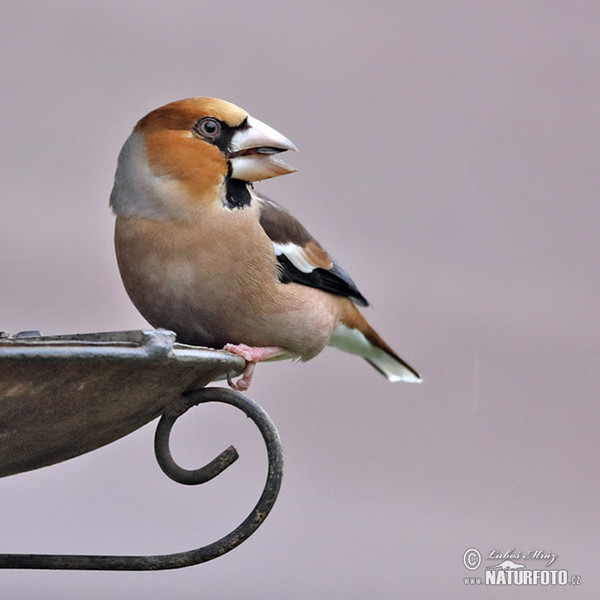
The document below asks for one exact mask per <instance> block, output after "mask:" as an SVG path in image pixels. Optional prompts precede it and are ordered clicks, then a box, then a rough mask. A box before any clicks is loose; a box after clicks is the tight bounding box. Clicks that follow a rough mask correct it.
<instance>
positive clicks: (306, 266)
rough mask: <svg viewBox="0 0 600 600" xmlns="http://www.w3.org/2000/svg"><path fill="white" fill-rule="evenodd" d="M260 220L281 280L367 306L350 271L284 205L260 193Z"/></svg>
mask: <svg viewBox="0 0 600 600" xmlns="http://www.w3.org/2000/svg"><path fill="white" fill-rule="evenodd" d="M258 202H259V207H260V224H261V225H262V228H263V229H264V231H265V233H266V234H267V235H268V236H269V238H270V239H271V241H272V242H273V248H274V250H275V254H276V255H277V260H278V261H279V265H280V276H279V277H280V279H281V281H282V282H284V283H290V282H294V283H300V284H302V285H307V286H310V287H314V288H318V289H320V290H324V291H326V292H329V293H330V294H336V295H338V296H347V297H349V298H351V299H352V301H353V302H355V303H356V304H358V305H360V306H368V304H369V303H368V302H367V300H366V298H365V297H364V296H363V295H362V294H361V293H360V292H359V291H358V288H357V287H356V285H355V283H354V282H353V281H352V279H351V278H350V275H348V273H346V271H344V269H343V268H342V267H341V266H340V265H339V264H338V263H337V262H336V261H335V260H333V259H332V258H331V257H330V256H329V254H327V252H326V251H325V249H324V248H323V247H322V246H321V245H320V244H319V242H317V240H315V239H314V238H313V237H312V236H311V235H310V233H308V231H307V230H306V228H305V227H304V226H303V225H302V223H300V222H299V221H298V220H297V219H296V218H295V217H294V216H293V215H292V214H291V213H289V212H288V211H287V210H286V209H285V208H283V207H282V206H280V205H279V204H277V203H276V202H274V201H273V200H269V199H268V198H265V197H264V196H260V197H258Z"/></svg>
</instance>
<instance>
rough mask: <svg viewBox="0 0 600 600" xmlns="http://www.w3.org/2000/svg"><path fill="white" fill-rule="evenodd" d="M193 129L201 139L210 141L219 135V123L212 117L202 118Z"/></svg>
mask: <svg viewBox="0 0 600 600" xmlns="http://www.w3.org/2000/svg"><path fill="white" fill-rule="evenodd" d="M194 129H195V130H196V131H197V132H198V133H199V134H200V135H201V136H202V137H203V138H206V139H207V140H211V141H212V140H214V139H216V138H217V137H218V136H219V134H220V133H221V123H220V122H219V121H217V119H213V118H212V117H204V119H200V120H199V121H198V122H197V123H196V125H194Z"/></svg>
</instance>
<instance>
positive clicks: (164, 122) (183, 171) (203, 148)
mask: <svg viewBox="0 0 600 600" xmlns="http://www.w3.org/2000/svg"><path fill="white" fill-rule="evenodd" d="M286 150H297V148H296V146H295V145H294V144H293V143H292V142H291V141H290V140H288V139H287V138H286V137H285V136H283V135H282V134H281V133H279V132H278V131H276V130H275V129H273V128H272V127H269V126H268V125H266V124H265V123H263V122H262V121H259V120H258V119H255V118H254V117H252V116H250V115H249V114H248V113H247V112H246V111H245V110H243V109H241V108H240V107H238V106H236V105H235V104H232V103H230V102H226V101H224V100H219V99H216V98H189V99H186V100H178V101H176V102H172V103H170V104H167V105H165V106H162V107H161V108H157V109H156V110H153V111H152V112H150V113H149V114H147V115H146V116H145V117H143V118H142V119H140V121H139V122H138V123H137V125H136V126H135V128H134V130H133V133H132V134H131V136H130V137H129V138H128V140H127V141H126V142H125V145H124V146H123V149H122V150H121V154H120V156H119V163H118V166H117V173H116V175H115V186H114V188H113V193H112V195H111V205H112V206H113V209H114V210H115V212H116V213H117V214H134V213H135V214H140V213H152V214H146V216H156V217H159V218H160V213H161V212H162V211H161V207H160V206H159V205H160V204H161V202H160V198H159V196H161V195H164V194H167V195H169V196H173V193H174V190H175V188H176V187H181V186H183V188H184V189H185V190H186V191H187V192H188V193H190V194H191V195H192V196H194V197H196V198H201V197H202V196H204V195H206V194H209V193H211V190H214V189H216V188H218V187H219V186H222V185H223V183H224V181H225V180H227V179H234V180H240V181H243V182H248V183H250V182H253V181H258V180H262V179H268V178H270V177H276V176H278V175H285V174H287V173H293V172H294V171H295V170H296V169H294V168H293V167H290V166H288V165H287V164H285V163H284V162H283V161H282V160H280V159H279V157H278V155H279V154H280V153H282V152H285V151H286ZM142 204H144V206H141V205H142Z"/></svg>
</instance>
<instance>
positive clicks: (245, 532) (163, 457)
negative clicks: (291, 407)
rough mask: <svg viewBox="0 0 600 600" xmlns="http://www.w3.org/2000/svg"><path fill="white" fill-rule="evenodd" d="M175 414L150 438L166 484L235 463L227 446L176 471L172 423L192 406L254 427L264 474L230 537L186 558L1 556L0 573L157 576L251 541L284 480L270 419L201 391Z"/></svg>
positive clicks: (195, 479)
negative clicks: (208, 405) (208, 407)
mask: <svg viewBox="0 0 600 600" xmlns="http://www.w3.org/2000/svg"><path fill="white" fill-rule="evenodd" d="M181 399H182V402H181V404H180V406H179V407H178V408H177V409H174V410H171V411H168V410H167V411H166V412H165V413H163V415H162V417H161V418H160V421H159V423H158V426H157V428H156V434H155V444H154V449H155V454H156V459H157V461H158V464H159V465H160V467H161V469H162V470H163V471H164V473H165V474H166V475H168V476H169V477H170V478H171V479H173V480H175V481H177V482H179V483H182V484H185V485H196V484H200V483H204V482H206V481H209V480H210V479H212V478H213V477H216V476H217V475H219V474H220V473H222V472H223V471H224V470H225V469H226V468H227V467H228V466H230V465H231V464H232V463H233V462H235V461H236V460H237V458H238V453H237V451H236V449H235V448H234V447H233V446H229V448H227V449H226V450H224V451H223V452H222V453H221V454H220V455H219V456H218V457H217V458H215V459H214V460H212V461H211V462H210V463H208V464H207V465H205V466H204V467H202V468H200V469H195V470H186V469H183V468H181V467H180V466H179V465H177V463H175V461H174V460H173V458H172V456H171V451H170V447H169V437H170V433H171V429H172V427H173V425H174V424H175V422H176V421H177V419H178V418H179V417H180V416H181V415H182V414H184V413H185V412H186V411H187V410H188V409H189V408H191V407H192V406H196V405H198V404H201V403H204V402H222V403H225V404H229V405H231V406H234V407H236V408H238V409H239V410H241V411H243V412H244V413H245V414H246V415H247V416H248V417H249V418H250V419H252V421H253V422H254V424H255V425H256V426H257V427H258V429H259V431H260V433H261V435H262V437H263V439H264V442H265V445H266V449H267V455H268V463H269V466H268V474H267V480H266V483H265V487H264V489H263V492H262V494H261V496H260V498H259V500H258V502H257V504H256V506H255V507H254V509H253V510H252V511H251V512H250V514H249V515H248V516H247V517H246V519H245V520H244V521H243V522H242V523H241V524H240V525H239V526H238V527H236V528H235V529H234V530H233V531H231V532H230V533H228V534H227V535H225V536H224V537H222V538H221V539H219V540H217V541H216V542H213V543H211V544H208V545H206V546H203V547H201V548H197V549H194V550H188V551H186V552H178V553H175V554H162V555H151V556H101V555H69V554H62V555H61V554H0V569H78V570H106V571H156V570H162V569H178V568H181V567H188V566H191V565H196V564H199V563H202V562H206V561H209V560H212V559H214V558H217V557H219V556H222V555H223V554H225V553H227V552H229V551H230V550H233V549H234V548H235V547H237V546H239V545H240V544H241V543H242V542H243V541H245V540H246V539H247V538H248V537H250V536H251V535H252V534H253V533H254V532H255V531H256V529H257V528H258V527H259V526H260V525H261V524H262V522H263V521H264V520H265V518H266V517H267V515H268V514H269V512H270V511H271V508H272V507H273V505H274V503H275V500H276V498H277V495H278V493H279V489H280V486H281V478H282V475H283V454H282V448H281V441H280V439H279V434H278V433H277V430H276V428H275V425H274V424H273V421H272V420H271V418H270V417H269V415H268V414H267V413H266V412H265V411H264V410H263V409H262V408H261V407H260V406H259V405H258V404H256V403H255V402H253V401H252V400H250V399H249V398H246V397H245V396H242V395H241V394H239V393H237V392H234V391H233V390H229V389H225V388H204V389H200V390H197V391H193V392H189V393H186V394H184V395H183V396H181Z"/></svg>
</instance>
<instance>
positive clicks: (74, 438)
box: [0, 329, 283, 571]
mask: <svg viewBox="0 0 600 600" xmlns="http://www.w3.org/2000/svg"><path fill="white" fill-rule="evenodd" d="M244 366H245V362H244V360H243V359H242V358H240V357H239V356H234V355H232V354H229V353H227V352H223V351H219V350H212V349H209V348H200V347H196V346H187V345H184V344H178V343H176V342H175V334H174V333H172V332H170V331H166V330H160V329H158V330H147V331H125V332H116V333H86V334H76V335H59V336H41V335H40V334H39V332H22V333H20V334H16V335H14V336H9V335H7V334H3V333H0V477H4V476H7V475H13V474H16V473H21V472H24V471H29V470H32V469H37V468H40V467H44V466H48V465H52V464H55V463H58V462H61V461H63V460H67V459H69V458H73V457H76V456H79V455H81V454H84V453H86V452H89V451H91V450H94V449H96V448H99V447H101V446H103V445H105V444H109V443H111V442H113V441H115V440H117V439H119V438H121V437H123V436H125V435H127V434H129V433H131V432H132V431H135V430H136V429H138V428H140V427H142V426H143V425H146V424H147V423H149V422H150V421H152V420H153V419H155V418H157V417H160V420H159V423H158V426H157V429H156V434H155V448H154V449H155V454H156V459H157V461H158V464H159V465H160V467H161V469H162V470H163V471H164V473H165V474H166V475H168V476H169V477H170V478H171V479H173V480H175V481H177V482H179V483H182V484H185V485H195V484H200V483H204V482H206V481H208V480H210V479H212V478H213V477H216V476H217V475H219V474H220V473H221V472H222V471H223V470H224V469H226V468H227V467H228V466H230V465H231V464H232V463H233V462H234V461H235V460H237V458H238V453H237V451H236V450H235V448H234V447H233V446H229V447H228V448H227V449H226V450H224V451H223V452H222V453H221V454H220V455H219V456H217V457H216V458H215V459H214V460H212V461H211V462H210V463H208V464H207V465H205V466H204V467H202V468H199V469H196V470H186V469H183V468H181V467H180V466H179V465H177V464H176V463H175V461H174V460H173V458H172V456H171V451H170V448H169V434H170V432H171V428H172V427H173V425H174V423H175V421H176V420H177V419H178V418H179V417H180V416H181V415H182V414H183V413H185V412H186V411H187V410H188V409H189V408H191V407H192V406H195V405H197V404H200V403H204V402H222V403H225V404H229V405H232V406H235V407H236V408H238V409H240V410H241V411H243V412H244V413H245V414H246V415H247V416H248V417H249V418H250V419H252V421H253V422H254V423H255V425H256V426H257V427H258V429H259V431H260V433H261V434H262V437H263V439H264V442H265V445H266V449H267V454H268V474H267V479H266V483H265V487H264V489H263V492H262V495H261V496H260V498H259V500H258V502H257V504H256V506H255V507H254V509H253V510H252V511H251V512H250V514H249V515H248V517H246V519H245V520H244V521H243V522H242V523H241V524H240V525H239V526H238V527H237V528H236V529H234V530H233V531H231V532H230V533H229V534H227V535H225V536H224V537H222V538H221V539H219V540H217V541H216V542H213V543H212V544H208V545H206V546H203V547H201V548H197V549H194V550H189V551H185V552H180V553H175V554H165V555H152V556H100V555H50V554H0V568H2V569H83V570H121V571H123V570H127V571H134V570H135V571H141V570H160V569H175V568H179V567H186V566H190V565H195V564H199V563H202V562H206V561H208V560H212V559H213V558H217V557H218V556H221V555H223V554H225V553H226V552H229V551H230V550H232V549H233V548H235V547H236V546H238V545H239V544H241V543H242V542H243V541H244V540H246V539H247V538H248V537H249V536H250V535H252V533H254V531H255V530H256V529H257V528H258V527H259V526H260V525H261V523H262V522H263V521H264V519H265V518H266V517H267V515H268V514H269V512H270V510H271V508H272V507H273V504H274V503H275V500H276V498H277V494H278V492H279V488H280V485H281V477H282V472H283V456H282V451H281V443H280V440H279V435H278V433H277V430H276V429H275V426H274V424H273V422H272V421H271V419H270V417H269V416H268V415H267V414H266V412H265V411H264V410H263V409H262V408H261V407H260V406H259V405H257V404H256V403H254V402H253V401H252V400H250V399H249V398H246V397H245V396H242V395H241V394H239V393H237V392H234V391H233V390H229V389H226V388H218V387H210V388H206V387H205V386H206V385H207V384H208V383H210V382H211V381H215V380H218V379H224V378H225V377H227V376H228V375H231V374H238V373H240V372H241V371H242V370H243V369H244Z"/></svg>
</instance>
